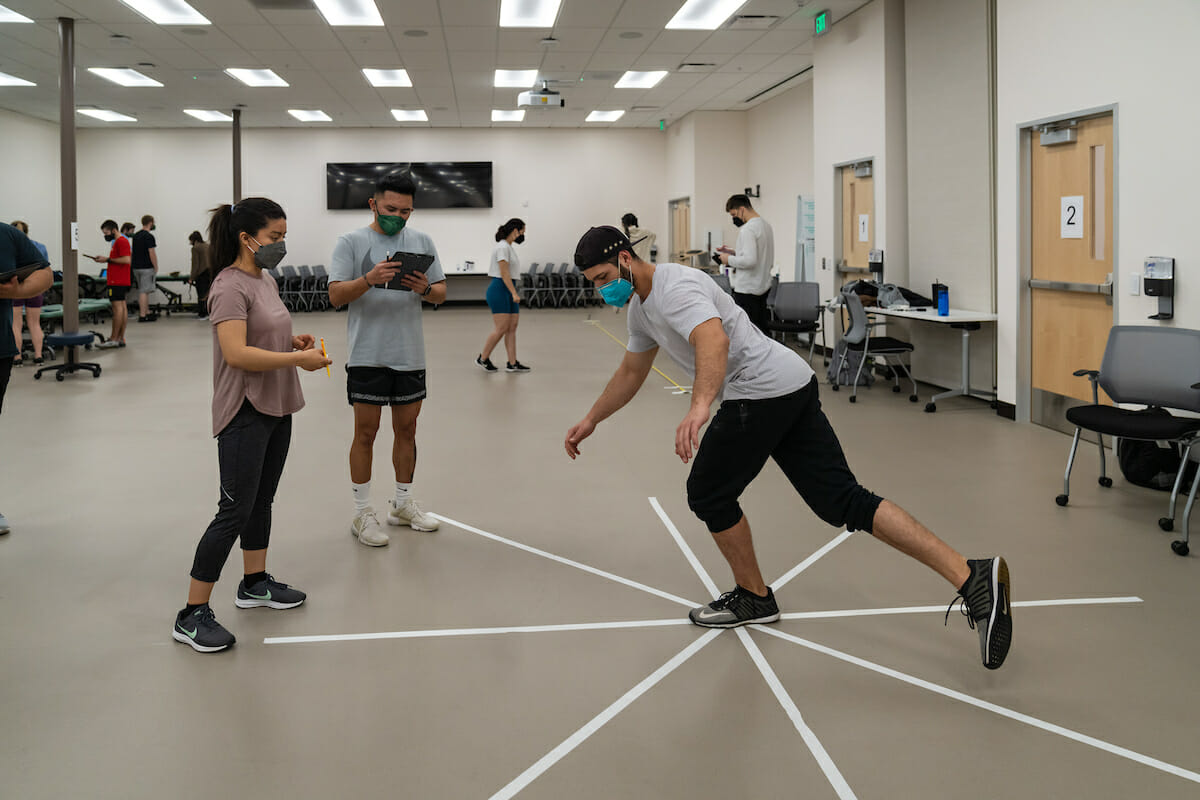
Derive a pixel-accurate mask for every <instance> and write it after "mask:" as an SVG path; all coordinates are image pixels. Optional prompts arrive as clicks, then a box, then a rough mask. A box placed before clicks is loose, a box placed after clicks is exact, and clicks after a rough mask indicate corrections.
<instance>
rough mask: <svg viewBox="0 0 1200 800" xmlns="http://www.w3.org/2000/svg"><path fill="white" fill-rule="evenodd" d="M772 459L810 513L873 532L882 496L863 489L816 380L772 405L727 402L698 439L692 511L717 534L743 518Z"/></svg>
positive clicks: (690, 488) (691, 484) (691, 477)
mask: <svg viewBox="0 0 1200 800" xmlns="http://www.w3.org/2000/svg"><path fill="white" fill-rule="evenodd" d="M768 458H773V459H775V463H776V464H778V465H779V468H780V469H782V470H783V474H784V475H786V476H787V479H788V480H789V481H791V484H792V486H794V487H795V489H796V491H797V492H799V493H800V496H801V497H803V498H804V502H805V503H807V504H808V506H809V508H811V509H812V510H813V511H815V512H816V514H817V516H819V517H820V518H821V519H823V520H825V521H826V522H828V523H829V524H830V525H837V526H842V525H845V526H846V527H847V528H849V529H850V530H862V531H867V532H868V533H869V532H870V531H871V527H872V521H873V520H874V518H875V511H876V509H878V508H879V504H880V503H882V502H883V498H881V497H878V496H876V495H874V494H872V493H871V492H869V491H867V490H866V489H864V488H863V487H862V486H861V485H859V483H858V480H857V479H855V477H854V473H852V472H851V471H850V466H849V465H848V464H847V463H846V456H845V454H844V453H843V452H842V445H841V444H840V443H839V442H838V438H837V434H836V433H834V432H833V428H832V427H831V426H830V424H829V420H828V419H826V417H825V412H823V411H822V410H821V401H820V399H819V398H818V397H817V379H816V377H815V376H814V377H813V379H812V381H811V382H809V384H808V385H807V386H805V387H804V388H803V389H800V390H799V391H796V392H792V393H791V394H788V395H784V396H782V397H773V398H770V399H768V400H726V401H725V402H724V403H721V407H720V409H719V410H718V411H717V414H716V416H714V417H713V420H712V423H710V424H709V426H708V430H707V431H705V433H704V438H703V439H701V441H700V449H699V450H698V451H697V452H696V460H695V461H693V462H692V471H691V474H690V475H689V476H688V482H687V494H688V506H689V507H690V508H691V509H692V511H694V512H695V514H696V516H698V517H699V518H700V519H701V520H703V521H704V524H705V525H707V526H708V529H709V531H711V532H712V533H717V532H719V531H723V530H727V529H729V528H732V527H733V526H734V525H736V524H737V522H738V520H740V519H741V518H742V508H741V506H740V505H738V498H739V497H740V496H741V494H742V492H743V491H745V489H746V487H747V486H748V485H750V481H752V480H754V478H755V477H756V476H757V475H758V473H759V472H761V471H762V468H763V466H764V465H765V464H766V463H767V459H768Z"/></svg>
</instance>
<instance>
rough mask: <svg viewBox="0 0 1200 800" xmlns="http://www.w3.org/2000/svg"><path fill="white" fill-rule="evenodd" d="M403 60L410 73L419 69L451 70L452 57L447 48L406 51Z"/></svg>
mask: <svg viewBox="0 0 1200 800" xmlns="http://www.w3.org/2000/svg"><path fill="white" fill-rule="evenodd" d="M401 60H402V61H403V63H404V67H405V68H406V69H407V70H408V72H409V74H410V75H411V74H412V73H413V72H417V71H431V70H443V71H449V69H450V57H449V56H448V55H447V54H446V51H445V50H430V51H428V52H426V51H423V50H422V51H411V52H406V53H404V54H403V56H402V59H401Z"/></svg>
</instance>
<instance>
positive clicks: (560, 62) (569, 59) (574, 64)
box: [542, 52, 592, 72]
mask: <svg viewBox="0 0 1200 800" xmlns="http://www.w3.org/2000/svg"><path fill="white" fill-rule="evenodd" d="M591 59H592V54H591V53H559V52H554V53H548V54H547V55H546V57H545V58H543V59H542V70H543V71H546V72H582V71H583V70H585V69H587V65H588V62H589V61H591Z"/></svg>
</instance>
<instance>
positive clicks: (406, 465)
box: [329, 177, 446, 547]
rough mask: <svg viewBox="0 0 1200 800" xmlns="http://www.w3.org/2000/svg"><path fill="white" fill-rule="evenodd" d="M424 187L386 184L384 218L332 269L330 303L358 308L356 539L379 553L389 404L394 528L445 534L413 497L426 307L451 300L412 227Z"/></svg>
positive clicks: (353, 333) (353, 312)
mask: <svg viewBox="0 0 1200 800" xmlns="http://www.w3.org/2000/svg"><path fill="white" fill-rule="evenodd" d="M415 196H416V186H415V185H414V184H413V182H412V180H411V179H410V178H408V177H399V178H397V177H387V178H384V179H383V180H382V181H380V183H379V185H378V186H377V187H376V189H375V196H374V197H372V198H371V199H370V201H369V205H370V208H371V210H372V211H373V212H374V214H375V219H374V220H373V221H372V222H371V224H370V225H368V226H367V227H365V228H359V229H358V230H355V231H351V232H350V233H347V234H344V235H342V236H340V237H339V238H338V242H337V245H336V246H335V247H334V249H333V259H332V261H331V262H330V267H329V300H330V302H332V303H333V304H334V305H335V306H344V305H347V304H349V306H350V313H349V315H348V316H349V319H348V321H347V327H348V330H349V355H348V356H347V359H346V393H347V397H348V399H349V401H350V405H351V406H352V407H353V408H354V441H353V442H352V443H351V444H350V482H351V488H352V489H353V493H354V517H353V519H352V520H351V523H350V532H351V533H352V534H353V535H354V537H355V538H357V539H358V540H359V541H360V542H362V543H363V544H365V545H369V546H371V547H382V546H384V545H386V544H387V543H388V535H387V534H386V533H384V532H383V529H382V528H381V527H380V525H379V520H378V518H377V517H376V516H375V511H374V509H373V508H372V507H371V503H370V494H371V458H372V454H373V452H374V446H375V434H376V433H378V431H379V420H380V417H381V416H382V408H383V406H391V409H392V435H393V444H392V465H393V467H394V468H395V472H396V494H395V497H394V499H392V500H391V501H390V502H389V508H388V514H387V521H388V524H389V525H408V526H409V527H411V528H412V529H413V530H418V531H435V530H437V528H438V521H437V520H436V519H434V518H433V517H432V516H430V515H429V514H426V513H425V512H423V511H422V510H421V508H420V507H419V506H418V505H417V502H416V499H415V498H414V497H413V496H412V482H413V475H414V473H415V471H416V466H417V416H418V415H419V414H420V413H421V401H423V400H424V399H425V339H424V336H423V334H422V330H421V304H422V303H433V304H434V305H437V304H439V303H441V302H443V301H445V299H446V275H445V273H444V272H443V271H442V264H441V261H439V260H438V255H437V248H435V247H434V246H433V240H432V239H430V238H429V236H427V235H426V234H424V233H421V232H419V231H415V230H413V229H412V228H409V227H407V223H408V219H409V217H410V216H412V213H413V200H414V199H415Z"/></svg>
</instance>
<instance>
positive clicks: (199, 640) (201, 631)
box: [171, 603, 237, 653]
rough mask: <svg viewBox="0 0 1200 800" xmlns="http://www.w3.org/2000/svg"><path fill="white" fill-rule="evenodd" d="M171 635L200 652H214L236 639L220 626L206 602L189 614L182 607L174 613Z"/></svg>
mask: <svg viewBox="0 0 1200 800" xmlns="http://www.w3.org/2000/svg"><path fill="white" fill-rule="evenodd" d="M171 636H172V637H173V638H174V639H175V641H177V642H183V643H184V644H186V645H190V646H191V648H192V649H193V650H196V651H198V652H201V653H216V652H218V651H220V650H224V649H225V648H226V647H229V645H231V644H233V643H234V642H236V641H237V639H236V638H234V635H233V634H232V633H230V632H229V631H227V630H225V629H224V628H222V627H221V623H219V622H217V617H216V615H215V614H213V610H212V608H211V607H209V605H208V604H207V603H205V604H204V605H202V606H200V607H199V608H197V609H196V610H195V611H193V612H192V613H191V614H188V613H187V609H186V608H185V609H183V610H182V611H180V612H179V613H178V614H176V615H175V630H173V631H171Z"/></svg>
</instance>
